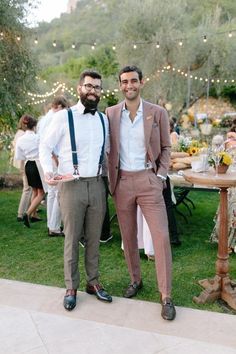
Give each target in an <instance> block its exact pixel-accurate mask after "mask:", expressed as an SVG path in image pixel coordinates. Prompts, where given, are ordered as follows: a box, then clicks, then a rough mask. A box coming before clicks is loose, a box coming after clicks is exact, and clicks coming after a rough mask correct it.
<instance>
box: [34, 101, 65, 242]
mask: <svg viewBox="0 0 236 354" xmlns="http://www.w3.org/2000/svg"><path fill="white" fill-rule="evenodd" d="M67 107H69V103H68V101H67V100H66V98H65V97H64V96H56V97H54V99H53V101H52V104H51V109H50V110H49V111H48V112H47V113H46V114H45V116H43V117H42V118H41V119H40V120H39V122H38V124H37V133H38V135H39V140H40V144H42V142H43V139H44V137H45V135H46V133H47V131H48V130H49V129H50V128H49V127H50V124H51V122H52V118H53V116H54V114H55V113H56V112H58V111H60V110H61V109H64V108H67ZM51 157H52V159H53V160H52V161H53V167H54V169H53V170H54V173H56V172H57V165H58V161H57V151H55V150H54V151H52V152H51ZM47 227H48V236H50V237H56V236H64V233H63V232H62V231H61V211H60V207H59V204H58V188H57V186H51V185H48V189H47Z"/></svg>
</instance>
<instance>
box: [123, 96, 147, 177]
mask: <svg viewBox="0 0 236 354" xmlns="http://www.w3.org/2000/svg"><path fill="white" fill-rule="evenodd" d="M129 115H130V112H129V111H128V110H127V109H126V108H125V107H124V108H123V109H122V114H121V124H120V169H121V170H125V171H140V170H144V169H145V168H149V167H151V165H150V166H149V165H147V161H146V155H147V152H146V147H145V136H144V125H143V103H142V100H141V101H140V105H139V108H138V110H137V113H136V117H135V118H134V120H133V122H132V121H131V119H130V117H129Z"/></svg>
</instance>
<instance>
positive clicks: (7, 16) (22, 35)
mask: <svg viewBox="0 0 236 354" xmlns="http://www.w3.org/2000/svg"><path fill="white" fill-rule="evenodd" d="M26 6H30V5H29V2H28V0H10V1H9V0H1V2H0V13H1V17H0V102H1V106H0V119H1V120H0V123H1V122H2V124H4V125H9V126H14V125H15V123H16V116H17V115H18V114H20V113H21V111H22V110H24V109H25V108H26V107H27V102H26V98H27V92H28V90H31V89H32V87H33V86H34V82H35V76H36V63H35V59H34V58H33V56H32V53H31V51H30V49H29V45H28V41H27V39H28V35H29V31H30V30H29V29H28V28H27V27H26V25H25V24H26V22H25V20H24V18H25V14H26Z"/></svg>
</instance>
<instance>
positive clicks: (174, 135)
mask: <svg viewBox="0 0 236 354" xmlns="http://www.w3.org/2000/svg"><path fill="white" fill-rule="evenodd" d="M178 140H179V134H178V133H177V132H176V130H175V122H174V120H173V118H170V141H171V145H176V144H177V143H178Z"/></svg>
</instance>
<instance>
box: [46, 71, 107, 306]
mask: <svg viewBox="0 0 236 354" xmlns="http://www.w3.org/2000/svg"><path fill="white" fill-rule="evenodd" d="M101 90H102V78H101V75H100V74H99V73H97V72H96V71H93V70H87V71H84V72H83V73H82V74H81V75H80V79H79V84H78V87H77V91H78V94H79V96H80V100H79V101H78V103H77V104H76V105H75V106H72V107H71V110H69V111H70V112H68V111H67V110H66V109H64V110H62V111H59V112H58V113H56V114H55V115H54V117H53V121H52V123H51V124H50V127H49V129H48V133H47V135H46V137H45V139H44V140H43V143H42V145H41V147H40V161H41V164H42V167H43V170H44V174H45V181H46V182H47V183H48V184H52V185H53V184H55V183H57V181H58V180H60V183H59V193H58V196H59V204H60V208H61V214H62V220H63V223H64V233H65V244H64V277H65V285H66V289H67V290H66V294H65V297H64V307H65V309H66V310H68V311H71V310H73V309H74V307H75V306H76V296H77V289H78V288H79V283H80V272H79V267H78V262H79V242H80V240H81V237H82V236H84V238H85V271H86V275H87V286H86V292H87V293H89V294H93V295H95V296H96V297H97V298H98V299H99V300H102V301H105V302H108V303H109V302H111V301H112V297H111V296H110V295H109V294H108V293H107V292H106V291H105V290H104V289H103V287H102V286H101V285H100V284H99V279H98V278H99V273H98V263H99V240H100V235H101V229H102V224H103V219H104V215H105V209H106V200H105V185H104V182H103V179H102V167H101V166H102V162H103V159H104V154H105V151H106V146H107V142H108V120H107V117H106V116H105V115H104V114H102V113H100V112H98V111H97V105H98V103H99V101H100V97H101ZM55 147H56V148H57V152H58V160H59V166H58V173H59V175H60V176H57V177H55V176H54V175H53V166H52V162H51V151H53V150H54V148H55ZM68 176H69V178H67V177H68ZM71 176H72V178H70V177H71ZM63 182H64V183H63Z"/></svg>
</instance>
